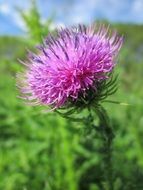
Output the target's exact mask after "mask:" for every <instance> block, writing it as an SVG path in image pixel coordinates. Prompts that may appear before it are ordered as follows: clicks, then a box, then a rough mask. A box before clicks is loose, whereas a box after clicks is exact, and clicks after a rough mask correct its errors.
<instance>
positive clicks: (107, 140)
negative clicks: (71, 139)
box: [89, 105, 114, 190]
mask: <svg viewBox="0 0 143 190" xmlns="http://www.w3.org/2000/svg"><path fill="white" fill-rule="evenodd" d="M94 111H95V112H96V115H97V116H98V118H99V127H98V130H97V127H94V129H95V130H96V132H97V131H98V133H100V136H101V140H102V142H103V148H102V149H103V152H102V155H103V164H104V168H103V172H104V178H105V181H106V185H107V186H108V189H109V190H114V187H113V168H112V143H113V138H114V134H113V131H112V128H111V126H110V122H109V118H108V115H107V112H106V110H105V109H104V108H103V107H102V106H101V105H98V106H97V107H96V109H95V110H94ZM89 116H90V117H92V120H91V122H92V124H91V123H90V124H89V125H90V126H91V125H94V124H93V121H94V118H93V115H92V114H91V110H90V109H89Z"/></svg>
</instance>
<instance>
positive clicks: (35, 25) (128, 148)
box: [0, 5, 143, 190]
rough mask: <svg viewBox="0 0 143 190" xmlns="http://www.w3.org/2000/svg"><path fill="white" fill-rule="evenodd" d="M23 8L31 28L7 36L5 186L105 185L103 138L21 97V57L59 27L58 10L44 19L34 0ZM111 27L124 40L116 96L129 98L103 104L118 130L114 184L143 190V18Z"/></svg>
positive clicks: (1, 145)
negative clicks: (100, 147)
mask: <svg viewBox="0 0 143 190" xmlns="http://www.w3.org/2000/svg"><path fill="white" fill-rule="evenodd" d="M20 14H21V17H22V18H23V20H24V22H25V24H26V26H27V34H26V35H24V36H15V37H12V36H11V37H10V36H1V37H0V190H100V189H101V190H102V188H103V187H100V186H101V181H102V172H101V168H100V166H101V165H102V163H101V162H102V161H101V159H100V155H99V154H98V152H97V151H96V149H97V147H98V140H97V139H94V138H92V134H90V135H89V136H86V135H85V134H84V132H83V126H82V124H79V123H72V122H70V121H68V122H67V121H66V120H65V119H63V118H61V117H60V116H58V115H56V114H55V113H46V114H43V113H42V112H41V110H42V109H41V108H39V107H30V106H27V105H24V104H23V102H22V101H21V100H20V99H18V98H17V95H18V90H17V89H16V86H15V84H16V81H15V75H16V73H17V72H19V71H21V70H22V66H21V65H20V64H19V63H18V61H17V59H18V58H20V59H25V57H26V54H27V51H26V48H28V49H33V45H36V44H38V43H40V41H41V40H42V39H41V36H43V37H44V36H45V35H47V34H48V32H49V31H51V32H53V31H54V29H51V27H50V26H51V24H52V22H53V20H52V18H50V19H48V20H47V21H46V22H45V24H43V23H42V22H41V20H40V15H39V13H38V10H37V9H36V7H35V6H34V5H33V6H32V8H31V9H30V10H29V12H28V14H25V13H23V12H21V11H20ZM104 22H105V21H104ZM111 27H113V28H116V29H117V30H118V32H119V33H120V34H123V35H124V39H125V42H124V46H123V48H122V50H121V53H120V56H119V59H118V62H119V64H118V65H117V69H116V73H118V74H119V81H118V83H119V88H118V91H117V93H116V94H114V95H113V96H112V97H110V98H109V99H110V100H115V101H120V102H125V103H128V104H129V106H121V105H115V104H109V103H105V104H104V106H105V108H106V109H107V111H108V113H109V116H110V118H111V122H112V126H113V128H114V132H115V134H116V138H115V140H114V144H113V148H114V152H113V158H112V164H113V169H114V171H113V172H114V176H115V180H114V189H115V190H143V180H142V179H143V90H142V83H143V82H142V81H143V59H142V58H143V56H142V55H143V25H135V24H115V23H114V24H112V26H111ZM106 189H107V188H106V187H105V190H106Z"/></svg>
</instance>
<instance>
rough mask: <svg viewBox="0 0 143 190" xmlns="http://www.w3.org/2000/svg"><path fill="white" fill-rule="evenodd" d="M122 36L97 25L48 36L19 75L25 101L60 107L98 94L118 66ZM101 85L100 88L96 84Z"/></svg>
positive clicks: (73, 28)
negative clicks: (92, 92)
mask: <svg viewBox="0 0 143 190" xmlns="http://www.w3.org/2000/svg"><path fill="white" fill-rule="evenodd" d="M122 41H123V40H122V37H119V36H118V35H117V33H116V32H113V34H111V33H110V31H109V27H107V28H106V27H104V26H100V27H99V29H96V27H95V25H92V26H88V27H86V26H84V25H79V26H77V27H71V28H69V29H68V28H65V29H60V30H59V31H57V34H56V35H55V36H52V35H49V36H48V37H47V38H46V39H45V40H44V43H43V45H42V46H40V47H38V52H37V54H34V53H30V54H29V56H28V60H27V62H26V63H23V62H22V63H23V64H25V65H26V68H25V71H24V72H23V73H22V74H19V76H18V80H19V82H18V83H19V86H20V89H21V93H22V98H24V99H26V100H28V102H29V103H31V104H33V105H38V104H39V105H48V106H50V107H52V108H54V109H56V108H60V107H62V106H64V105H66V103H68V101H69V100H70V101H71V102H72V101H73V102H75V101H76V100H78V98H79V97H80V95H81V94H82V95H83V97H86V95H87V94H88V91H89V89H92V90H93V91H94V92H96V91H97V86H98V85H99V84H98V83H100V82H102V81H106V80H107V79H108V78H109V77H110V76H109V73H111V72H112V70H113V68H114V67H115V65H116V57H117V55H118V52H119V50H120V48H121V45H122ZM97 84H98V85H97Z"/></svg>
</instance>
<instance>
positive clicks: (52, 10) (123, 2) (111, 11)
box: [0, 0, 143, 35]
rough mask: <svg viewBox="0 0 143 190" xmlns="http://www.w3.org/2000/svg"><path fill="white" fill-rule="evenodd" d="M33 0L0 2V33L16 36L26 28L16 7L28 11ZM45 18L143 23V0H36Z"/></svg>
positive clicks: (66, 23) (73, 21) (63, 21)
mask: <svg viewBox="0 0 143 190" xmlns="http://www.w3.org/2000/svg"><path fill="white" fill-rule="evenodd" d="M29 4H30V0H0V34H9V35H17V34H21V33H22V31H24V30H25V26H24V24H23V21H22V20H21V18H20V16H19V15H18V14H17V12H16V10H15V7H21V8H22V9H23V10H25V11H26V10H27V9H28V7H29ZM37 4H38V7H39V11H40V13H41V15H42V18H43V19H45V18H46V17H48V16H50V15H53V14H54V15H55V21H54V22H55V24H61V23H62V24H64V25H73V24H77V23H91V22H92V21H94V20H96V19H107V20H109V21H110V22H122V23H137V24H143V0H37Z"/></svg>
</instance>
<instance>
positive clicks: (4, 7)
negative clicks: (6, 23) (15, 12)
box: [0, 3, 11, 15]
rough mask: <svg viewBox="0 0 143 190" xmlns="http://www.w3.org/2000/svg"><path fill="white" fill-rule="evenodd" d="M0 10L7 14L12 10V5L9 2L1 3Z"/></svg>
mask: <svg viewBox="0 0 143 190" xmlns="http://www.w3.org/2000/svg"><path fill="white" fill-rule="evenodd" d="M0 12H1V13H3V14H5V15H7V14H9V13H10V12H11V7H10V6H9V4H7V3H2V4H0Z"/></svg>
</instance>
